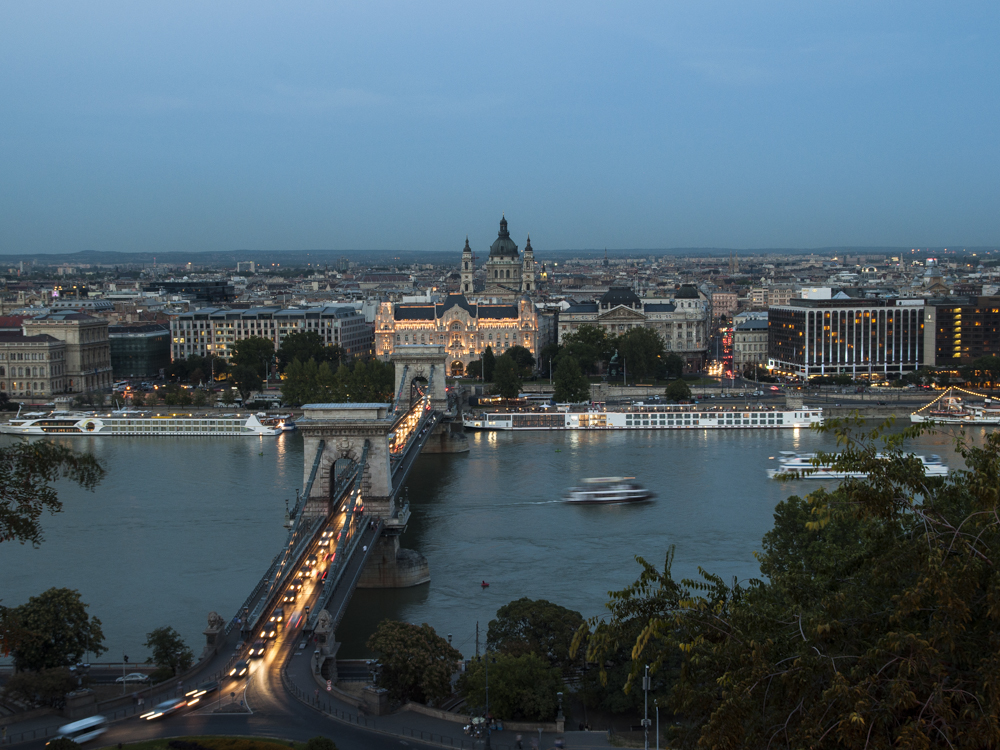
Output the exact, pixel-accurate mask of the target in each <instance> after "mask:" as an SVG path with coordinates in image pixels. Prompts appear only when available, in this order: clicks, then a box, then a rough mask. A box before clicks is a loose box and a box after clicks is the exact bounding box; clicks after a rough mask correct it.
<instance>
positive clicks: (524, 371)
mask: <svg viewBox="0 0 1000 750" xmlns="http://www.w3.org/2000/svg"><path fill="white" fill-rule="evenodd" d="M504 354H505V355H507V356H509V357H511V358H512V359H513V360H514V362H515V363H516V364H517V369H518V372H519V373H520V374H521V375H522V376H528V375H531V373H532V372H533V371H534V369H535V357H534V355H533V354H532V353H531V351H530V350H528V349H527V348H525V347H523V346H521V345H520V344H517V345H515V346H512V347H510V349H508V350H507V351H505V352H504Z"/></svg>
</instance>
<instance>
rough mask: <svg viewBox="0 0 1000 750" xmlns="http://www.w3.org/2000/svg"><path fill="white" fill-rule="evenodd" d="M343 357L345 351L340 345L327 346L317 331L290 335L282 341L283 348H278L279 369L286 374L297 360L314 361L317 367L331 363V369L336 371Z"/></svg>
mask: <svg viewBox="0 0 1000 750" xmlns="http://www.w3.org/2000/svg"><path fill="white" fill-rule="evenodd" d="M342 356H343V351H342V350H341V348H340V347H339V346H338V345H336V344H334V345H332V346H327V345H326V344H325V343H324V342H323V338H322V337H321V336H320V335H319V334H318V333H317V332H316V331H302V332H301V333H290V334H288V335H287V336H285V338H284V339H282V341H281V346H280V347H278V369H280V370H281V371H282V372H285V370H286V369H287V368H288V366H289V365H290V364H292V362H293V361H295V360H296V359H297V360H299V361H300V362H308V361H309V360H310V359H312V360H315V361H316V364H317V365H318V364H321V363H323V362H329V363H330V367H331V369H334V370H335V369H336V368H337V366H338V365H339V364H340V361H341V358H342Z"/></svg>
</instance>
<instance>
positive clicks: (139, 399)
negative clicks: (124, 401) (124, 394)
mask: <svg viewBox="0 0 1000 750" xmlns="http://www.w3.org/2000/svg"><path fill="white" fill-rule="evenodd" d="M145 405H146V397H145V396H144V395H143V394H142V392H141V391H136V392H135V393H133V394H132V406H134V407H135V408H136V409H141V408H142V407H144V406H145Z"/></svg>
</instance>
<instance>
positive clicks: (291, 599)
mask: <svg viewBox="0 0 1000 750" xmlns="http://www.w3.org/2000/svg"><path fill="white" fill-rule="evenodd" d="M298 593H299V592H298V591H296V590H295V589H293V588H291V587H290V586H289V587H288V589H286V590H285V595H284V596H283V597H281V603H282V604H294V603H295V599H296V597H297V596H298Z"/></svg>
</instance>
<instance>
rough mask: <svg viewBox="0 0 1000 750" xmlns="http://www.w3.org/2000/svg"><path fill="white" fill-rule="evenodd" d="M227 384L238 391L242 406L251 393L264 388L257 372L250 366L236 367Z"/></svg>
mask: <svg viewBox="0 0 1000 750" xmlns="http://www.w3.org/2000/svg"><path fill="white" fill-rule="evenodd" d="M229 382H230V383H232V384H233V387H234V388H235V389H236V390H237V391H239V393H240V398H241V399H243V403H244V404H245V403H247V401H249V400H250V394H251V393H253V392H254V391H259V390H260V389H261V388H262V387H263V386H264V381H263V380H262V379H261V376H260V374H259V372H258V371H257V369H256V368H254V367H252V366H251V365H236V367H234V368H233V371H232V372H231V373H230V374H229Z"/></svg>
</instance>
